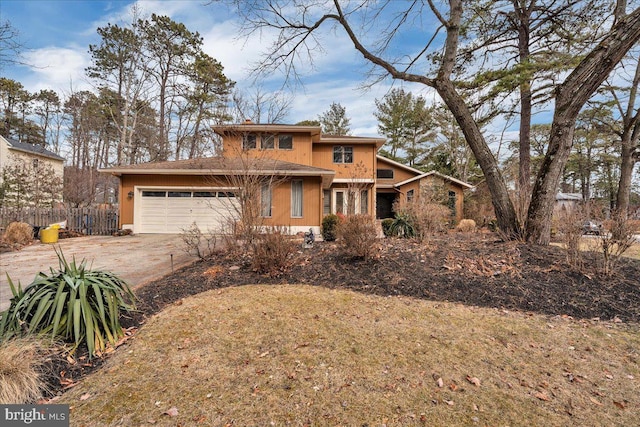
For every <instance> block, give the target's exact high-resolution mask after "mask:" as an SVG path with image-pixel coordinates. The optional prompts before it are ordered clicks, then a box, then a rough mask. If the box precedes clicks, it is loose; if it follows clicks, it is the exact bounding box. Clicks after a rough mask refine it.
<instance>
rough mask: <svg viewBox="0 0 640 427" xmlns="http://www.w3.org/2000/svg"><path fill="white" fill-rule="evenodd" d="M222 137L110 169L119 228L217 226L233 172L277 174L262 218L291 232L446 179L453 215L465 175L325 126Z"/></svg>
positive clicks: (226, 130) (260, 128) (254, 128)
mask: <svg viewBox="0 0 640 427" xmlns="http://www.w3.org/2000/svg"><path fill="white" fill-rule="evenodd" d="M214 130H215V132H216V133H217V134H218V135H220V136H221V138H222V141H223V150H222V154H221V155H220V156H218V157H211V158H202V159H192V160H178V161H167V162H159V163H146V164H140V165H131V166H120V167H114V168H109V169H104V170H102V172H107V173H111V174H113V175H115V176H118V177H119V178H120V196H119V197H120V198H119V206H120V227H122V228H127V229H131V230H133V232H134V233H179V232H181V230H184V229H186V228H188V227H189V225H190V224H191V223H193V222H194V221H195V222H197V223H198V225H199V226H200V228H201V229H207V228H208V229H212V230H213V229H216V228H218V227H219V226H220V225H221V222H222V221H223V220H224V214H223V213H222V212H228V211H229V209H228V207H229V206H230V205H232V204H233V199H234V193H235V192H237V191H238V190H239V189H238V188H237V185H236V184H235V183H234V182H233V179H230V177H231V176H236V175H237V174H247V173H251V174H257V175H260V174H263V175H270V176H277V177H280V179H278V180H277V184H275V185H274V186H273V188H265V189H264V191H262V192H261V195H260V197H261V198H262V208H261V209H262V210H263V212H261V214H262V216H263V218H264V224H265V225H278V226H286V227H288V228H289V229H290V231H291V232H292V233H297V232H299V231H308V230H309V228H312V229H313V230H314V231H315V232H317V233H319V232H320V225H321V223H322V218H323V217H324V216H325V215H327V214H330V213H343V214H349V213H366V214H369V215H372V216H373V215H375V216H376V217H378V218H385V217H391V216H392V215H393V212H392V206H393V202H394V201H395V200H396V199H398V198H402V197H404V198H406V197H413V196H418V194H419V192H420V188H421V186H424V185H428V184H429V183H433V182H438V183H440V184H442V185H443V186H445V187H446V189H447V191H448V192H449V196H450V198H451V200H452V202H453V205H452V212H453V216H454V217H455V219H456V220H460V219H461V218H462V206H463V196H462V191H463V190H464V189H466V188H470V187H471V186H470V185H469V184H466V183H464V182H461V181H458V180H456V179H454V178H451V177H447V176H444V175H441V174H438V173H436V172H430V173H424V172H421V171H419V170H417V169H413V168H410V167H408V166H405V165H402V164H400V163H397V162H394V161H392V160H389V159H386V158H384V157H382V156H379V155H378V154H377V153H378V149H379V148H380V147H381V146H382V145H383V144H384V142H385V140H384V139H382V138H371V137H355V136H331V135H323V134H322V133H321V131H320V127H319V126H298V125H281V124H254V123H252V122H250V121H247V122H245V123H242V124H237V125H222V126H216V127H215V128H214Z"/></svg>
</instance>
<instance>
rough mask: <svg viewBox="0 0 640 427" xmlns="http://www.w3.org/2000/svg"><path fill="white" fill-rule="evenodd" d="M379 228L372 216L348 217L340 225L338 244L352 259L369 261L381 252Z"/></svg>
mask: <svg viewBox="0 0 640 427" xmlns="http://www.w3.org/2000/svg"><path fill="white" fill-rule="evenodd" d="M377 235H378V228H377V226H376V222H375V220H374V219H373V218H372V217H371V216H370V215H363V214H358V215H347V216H346V217H344V218H343V219H342V220H341V221H340V222H339V223H338V237H339V240H338V244H339V246H340V248H341V250H342V252H343V253H344V254H345V255H346V256H349V257H352V258H360V259H365V260H366V259H369V258H371V257H373V256H374V255H376V254H377V253H378V252H379V251H380V245H379V243H378V238H377Z"/></svg>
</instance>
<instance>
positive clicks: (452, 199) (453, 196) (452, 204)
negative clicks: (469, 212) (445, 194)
mask: <svg viewBox="0 0 640 427" xmlns="http://www.w3.org/2000/svg"><path fill="white" fill-rule="evenodd" d="M448 205H449V209H450V210H451V216H452V217H453V218H455V216H456V192H455V191H449V202H448Z"/></svg>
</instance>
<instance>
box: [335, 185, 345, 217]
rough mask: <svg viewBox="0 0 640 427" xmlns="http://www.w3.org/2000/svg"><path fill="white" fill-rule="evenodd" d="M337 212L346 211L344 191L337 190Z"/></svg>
mask: <svg viewBox="0 0 640 427" xmlns="http://www.w3.org/2000/svg"><path fill="white" fill-rule="evenodd" d="M336 213H337V214H343V213H344V191H336Z"/></svg>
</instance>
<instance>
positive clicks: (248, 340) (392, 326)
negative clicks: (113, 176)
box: [56, 285, 640, 426]
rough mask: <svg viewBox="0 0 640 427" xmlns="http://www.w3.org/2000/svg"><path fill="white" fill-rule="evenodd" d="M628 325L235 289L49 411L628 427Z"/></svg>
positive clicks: (277, 421) (632, 404)
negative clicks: (66, 406)
mask: <svg viewBox="0 0 640 427" xmlns="http://www.w3.org/2000/svg"><path fill="white" fill-rule="evenodd" d="M639 351H640V334H639V333H638V329H637V325H634V326H628V325H622V324H613V323H604V322H597V321H576V320H573V319H569V318H563V317H553V318H550V317H545V316H539V315H527V314H523V313H513V312H505V311H501V310H497V309H480V308H473V307H466V306H462V305H456V304H448V303H434V302H428V301H423V300H416V299H411V298H406V297H377V296H370V295H363V294H358V293H353V292H350V291H342V290H329V289H325V288H320V287H310V286H288V285H282V286H277V285H270V286H243V287H234V288H225V289H222V290H215V291H209V292H207V293H204V294H200V295H197V296H195V297H191V298H188V299H185V300H183V301H181V302H179V303H178V304H174V305H173V306H171V307H169V308H167V309H166V310H164V311H163V312H161V313H160V314H158V315H157V316H154V317H153V318H152V319H150V320H149V321H148V322H147V324H146V325H145V326H144V327H143V328H142V329H141V330H140V331H139V332H138V334H137V335H135V337H134V338H133V339H131V340H130V341H129V342H128V343H127V344H126V345H125V346H124V347H121V348H120V349H119V350H118V351H117V352H116V354H115V355H113V357H111V358H110V359H109V361H108V363H107V364H106V366H105V367H104V368H103V369H101V370H100V371H98V372H96V373H95V374H93V375H91V376H89V377H87V378H86V379H84V380H83V381H82V382H81V383H80V384H79V385H78V386H76V387H75V388H73V389H71V390H70V391H69V392H67V393H66V394H65V395H63V397H62V399H61V400H58V401H57V402H56V403H69V404H71V407H72V411H71V425H74V426H79V425H90V426H99V425H128V426H143V425H171V426H175V425H181V426H191V425H208V426H226V425H234V426H269V425H274V426H283V425H294V426H296V425H310V426H337V425H342V426H356V425H359V426H362V425H370V426H380V425H387V426H398V425H429V426H445V425H446V426H474V425H478V426H486V425H488V426H498V425H500V426H505V425H511V426H524V425H527V426H528V425H536V426H543V425H544V426H568V425H575V426H615V425H619V426H623V425H624V426H631V425H638V422H639V419H640V415H639V414H640V367H639V365H638V362H639V359H640V354H639Z"/></svg>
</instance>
